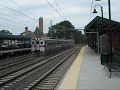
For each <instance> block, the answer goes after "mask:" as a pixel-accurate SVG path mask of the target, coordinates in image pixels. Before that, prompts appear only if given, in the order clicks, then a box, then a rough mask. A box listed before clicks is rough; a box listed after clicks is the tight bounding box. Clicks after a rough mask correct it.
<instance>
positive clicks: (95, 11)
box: [93, 4, 103, 30]
mask: <svg viewBox="0 0 120 90" xmlns="http://www.w3.org/2000/svg"><path fill="white" fill-rule="evenodd" d="M96 6H99V7H100V8H101V16H102V22H101V25H102V28H101V29H102V30H103V7H102V6H101V5H99V4H96V5H95V6H94V11H93V13H97V10H96V9H95V8H96Z"/></svg>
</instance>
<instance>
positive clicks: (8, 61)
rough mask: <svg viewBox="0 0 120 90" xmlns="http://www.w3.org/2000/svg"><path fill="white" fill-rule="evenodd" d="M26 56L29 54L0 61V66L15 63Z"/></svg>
mask: <svg viewBox="0 0 120 90" xmlns="http://www.w3.org/2000/svg"><path fill="white" fill-rule="evenodd" d="M28 55H31V54H26V55H22V56H17V57H13V58H7V59H3V60H0V66H1V65H3V64H4V63H11V62H15V61H16V60H17V59H19V58H23V57H26V56H28Z"/></svg>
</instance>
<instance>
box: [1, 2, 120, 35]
mask: <svg viewBox="0 0 120 90" xmlns="http://www.w3.org/2000/svg"><path fill="white" fill-rule="evenodd" d="M54 1H56V2H57V4H58V6H59V7H60V9H61V10H60V9H59V8H58V7H57V5H56V3H55V2H54ZM48 2H50V4H51V5H52V6H53V7H54V8H55V9H56V10H57V11H58V12H59V13H60V14H61V15H62V17H64V18H65V19H66V20H68V21H70V22H71V23H72V24H73V25H74V26H75V28H76V29H78V28H84V26H86V25H87V24H88V23H89V22H90V21H91V20H92V19H93V18H94V17H95V16H101V12H100V7H99V6H97V7H96V9H97V11H98V13H97V14H93V13H91V5H92V0H48ZM15 3H16V4H15ZM96 4H100V5H101V6H103V8H104V17H105V18H108V0H101V1H95V0H93V5H92V11H93V8H94V6H95V5H96ZM119 9H120V4H119V1H118V0H111V11H112V20H115V21H118V22H119V21H120V10H119ZM61 11H62V12H61ZM90 16H91V17H90ZM39 17H43V19H44V33H47V32H48V27H49V26H50V20H52V23H53V24H56V23H59V22H61V21H64V19H63V18H62V17H61V16H60V15H59V14H58V13H57V12H56V11H55V10H54V9H53V8H52V7H51V6H50V5H49V4H48V3H47V2H46V0H0V30H3V29H5V30H9V31H10V32H12V33H13V34H20V33H22V32H23V31H24V27H25V26H27V27H29V30H31V31H34V30H35V28H36V26H38V21H37V20H38V19H39Z"/></svg>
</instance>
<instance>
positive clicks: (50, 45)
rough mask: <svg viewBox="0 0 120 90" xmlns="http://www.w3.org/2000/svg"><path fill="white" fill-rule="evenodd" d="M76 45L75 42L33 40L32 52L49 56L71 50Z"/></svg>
mask: <svg viewBox="0 0 120 90" xmlns="http://www.w3.org/2000/svg"><path fill="white" fill-rule="evenodd" d="M74 44H75V42H74V40H64V39H41V38H32V39H31V51H32V52H34V51H35V52H42V53H44V54H48V53H50V52H56V51H59V50H64V49H68V48H71V47H73V46H74Z"/></svg>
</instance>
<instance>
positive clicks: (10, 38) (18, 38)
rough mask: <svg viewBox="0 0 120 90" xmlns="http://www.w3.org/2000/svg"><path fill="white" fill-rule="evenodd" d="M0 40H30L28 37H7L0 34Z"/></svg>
mask: <svg viewBox="0 0 120 90" xmlns="http://www.w3.org/2000/svg"><path fill="white" fill-rule="evenodd" d="M0 39H4V40H30V39H31V38H30V37H26V36H20V35H8V34H0Z"/></svg>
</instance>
